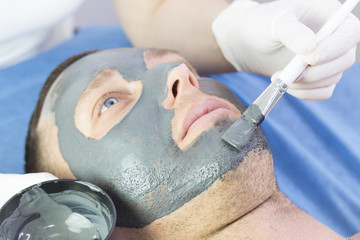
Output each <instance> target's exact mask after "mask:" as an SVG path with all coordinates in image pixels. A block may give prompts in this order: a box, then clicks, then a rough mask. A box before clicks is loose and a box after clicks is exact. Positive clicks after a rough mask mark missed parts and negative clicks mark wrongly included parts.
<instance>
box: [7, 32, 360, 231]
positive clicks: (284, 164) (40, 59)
mask: <svg viewBox="0 0 360 240" xmlns="http://www.w3.org/2000/svg"><path fill="white" fill-rule="evenodd" d="M129 46H131V44H130V43H129V41H128V40H127V38H126V37H125V35H124V33H123V32H122V30H121V28H120V27H119V26H101V27H90V28H84V29H81V30H80V31H79V32H78V33H77V34H76V36H75V37H74V38H73V39H71V40H70V41H68V42H65V43H64V44H61V45H60V46H58V47H56V48H54V49H52V50H50V51H47V52H46V53H43V54H41V55H38V56H37V57H35V58H33V59H30V60H28V61H25V62H23V63H20V64H18V65H15V66H12V67H9V68H6V69H3V70H0V84H1V87H0V103H1V105H0V172H2V173H23V172H24V170H23V166H24V160H23V159H24V146H25V137H26V132H27V126H28V122H29V119H30V116H31V113H32V111H33V109H34V107H35V103H36V100H37V98H38V94H39V92H40V90H41V87H42V85H43V83H44V82H45V80H46V78H47V76H48V75H49V74H50V72H51V71H52V70H53V69H54V68H55V67H56V66H57V65H58V64H59V63H61V62H62V61H63V60H65V59H67V58H68V57H70V56H72V55H74V54H77V53H81V52H83V51H86V50H92V49H107V48H116V47H129ZM211 77H213V78H214V79H217V80H218V81H221V82H223V83H224V84H226V85H227V86H228V87H229V88H231V89H232V90H233V91H234V92H235V94H236V95H237V96H238V97H239V98H240V100H241V101H242V102H244V103H245V104H246V105H249V104H250V103H251V102H252V101H253V100H255V98H256V97H257V96H258V95H259V94H260V93H261V91H263V90H264V89H265V88H266V87H267V85H268V84H269V79H268V78H265V77H260V76H258V75H255V74H250V73H233V74H221V75H213V76H211ZM359 90H360V66H359V65H358V64H355V65H354V66H353V67H352V68H351V69H349V70H347V71H346V72H345V73H344V75H343V79H342V81H341V82H340V84H338V86H337V88H336V90H335V93H334V95H333V97H332V98H331V99H329V100H326V101H321V102H306V101H302V100H298V99H295V98H293V97H291V96H289V95H287V94H286V95H285V96H284V97H283V98H282V99H281V100H280V101H279V103H278V105H277V106H275V108H274V110H273V111H272V112H271V113H270V115H269V116H268V117H267V119H266V120H265V121H264V123H263V125H262V127H263V129H264V132H265V134H266V136H267V138H268V141H269V145H270V148H271V150H272V152H273V156H274V164H275V173H276V176H277V179H278V184H279V187H280V189H281V190H282V191H283V192H284V193H285V194H286V195H287V196H288V197H289V198H290V199H291V200H292V201H293V202H294V203H296V204H297V205H298V206H299V207H300V208H302V209H304V210H305V211H307V212H308V213H309V214H311V215H312V216H313V217H315V218H316V219H318V220H320V221H321V222H323V223H324V224H326V225H327V226H329V227H330V228H332V229H333V230H335V231H336V232H338V233H339V234H341V235H343V236H349V235H351V234H354V233H356V232H360V147H359V145H360V144H359V143H360V128H359V127H358V124H359V123H360V96H359Z"/></svg>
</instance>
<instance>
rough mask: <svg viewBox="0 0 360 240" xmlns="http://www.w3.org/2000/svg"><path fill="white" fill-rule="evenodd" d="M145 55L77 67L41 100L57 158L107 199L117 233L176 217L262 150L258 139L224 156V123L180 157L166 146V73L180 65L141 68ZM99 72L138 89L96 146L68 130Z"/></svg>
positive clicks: (125, 53) (123, 52) (106, 54)
mask: <svg viewBox="0 0 360 240" xmlns="http://www.w3.org/2000/svg"><path fill="white" fill-rule="evenodd" d="M143 51H144V50H143V49H116V50H108V51H102V52H97V53H94V54H91V55H89V56H86V57H84V58H83V59H80V60H78V61H77V62H75V63H74V64H72V65H71V66H70V67H69V68H67V69H66V70H65V71H64V72H63V73H62V74H61V76H59V78H58V79H57V81H56V83H55V86H54V87H53V88H52V90H51V92H50V93H49V97H48V98H49V100H48V99H47V100H46V101H49V102H50V103H49V108H50V109H53V110H54V111H55V116H56V125H57V127H58V139H59V146H60V151H61V154H62V156H63V157H64V159H65V160H66V161H67V163H68V164H69V166H70V169H71V171H72V172H73V173H74V175H75V176H76V177H77V178H78V179H81V180H84V181H88V182H92V183H94V184H96V185H98V186H100V187H101V188H103V189H104V190H105V191H107V192H108V193H109V195H110V196H111V197H112V199H113V200H114V202H115V205H116V207H117V213H118V214H117V215H118V219H117V225H118V226H123V227H142V226H145V225H147V224H149V223H151V222H153V221H154V220H156V219H158V218H161V217H163V216H165V215H167V214H169V213H171V212H173V211H175V210H176V209H178V208H179V207H181V206H182V205H183V204H185V203H186V202H188V201H190V200H191V199H193V198H194V197H196V196H197V195H199V194H200V193H201V192H203V191H204V190H206V189H207V188H208V187H209V186H210V185H211V184H212V183H213V182H214V181H215V180H217V179H219V178H220V176H221V175H222V174H224V173H225V172H227V171H228V170H230V169H232V168H233V167H234V166H237V165H238V164H239V163H240V162H241V161H242V159H243V156H244V155H245V154H246V153H247V152H248V151H249V150H251V149H253V148H255V147H259V146H262V147H263V146H265V145H266V141H265V139H264V137H263V136H262V135H261V134H260V132H258V133H257V134H256V135H255V136H254V140H253V141H250V143H249V144H248V145H247V146H246V147H245V148H244V149H243V151H241V152H236V151H233V150H232V149H229V148H228V147H227V145H226V144H224V143H223V142H222V141H221V134H222V132H223V131H224V130H225V129H227V128H228V127H229V126H230V125H231V123H232V122H229V121H228V119H223V120H221V121H218V122H217V123H216V124H215V126H214V127H213V128H211V129H209V130H208V131H206V132H204V133H202V135H201V136H200V137H199V138H198V140H197V141H196V142H195V143H194V144H193V145H192V146H191V147H190V148H189V149H187V150H186V151H181V150H180V149H179V148H178V147H177V145H176V144H175V142H174V141H173V139H172V128H171V120H172V118H173V116H174V111H173V110H167V109H165V108H163V107H162V105H161V104H162V102H163V101H164V99H165V97H166V96H167V91H168V90H167V89H168V88H167V85H166V82H167V76H168V73H169V72H170V71H171V70H172V69H174V68H175V67H177V66H179V64H181V63H178V62H175V63H163V64H160V65H156V66H154V67H152V68H150V69H146V66H145V63H144V60H143ZM103 69H115V70H116V71H118V72H119V73H120V74H121V76H123V77H124V78H125V79H126V80H127V81H141V82H142V84H143V89H142V94H141V96H140V98H139V100H138V101H137V103H136V104H135V106H134V107H133V108H132V109H131V111H130V112H129V113H128V114H127V115H126V117H125V118H124V119H122V120H121V121H120V122H119V123H118V124H116V125H115V126H114V127H112V128H111V129H110V130H109V131H108V132H107V134H106V135H105V136H104V137H102V138H101V139H99V140H95V139H90V138H86V137H85V136H84V135H83V134H82V133H80V132H79V130H78V129H77V128H76V126H74V111H75V107H76V103H77V101H78V98H79V96H80V95H81V93H82V92H83V91H84V89H85V88H86V87H87V86H88V85H89V84H90V83H91V81H92V80H93V79H94V77H95V76H96V75H97V74H98V73H99V72H100V71H102V70H103ZM206 81H207V82H209V83H210V82H212V81H213V80H206ZM204 84H205V83H204ZM205 85H206V84H205ZM221 88H223V90H219V91H217V92H216V93H215V94H218V95H222V94H225V95H227V96H228V93H229V90H227V89H226V88H224V87H223V86H222V87H220V89H221ZM209 91H210V90H209ZM230 98H232V99H234V98H233V97H230Z"/></svg>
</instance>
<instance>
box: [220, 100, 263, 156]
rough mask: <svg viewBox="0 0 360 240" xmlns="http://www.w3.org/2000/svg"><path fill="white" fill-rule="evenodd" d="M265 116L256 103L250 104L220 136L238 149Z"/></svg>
mask: <svg viewBox="0 0 360 240" xmlns="http://www.w3.org/2000/svg"><path fill="white" fill-rule="evenodd" d="M264 118H265V116H264V115H263V114H262V113H261V110H260V108H259V107H258V106H257V105H256V104H251V105H250V106H249V107H248V108H247V109H246V110H245V112H244V113H243V115H242V116H241V117H240V118H239V119H238V120H237V121H236V122H235V123H234V124H233V125H232V126H231V127H230V128H229V129H228V130H226V132H225V133H224V134H223V136H222V140H223V141H225V142H226V143H227V144H229V145H230V146H232V147H233V148H235V149H236V150H238V151H240V150H241V149H242V148H243V147H244V146H245V145H246V144H247V143H248V142H249V140H250V139H251V137H252V135H253V134H254V131H255V130H256V128H257V127H258V126H259V125H260V124H261V123H262V122H263V121H264Z"/></svg>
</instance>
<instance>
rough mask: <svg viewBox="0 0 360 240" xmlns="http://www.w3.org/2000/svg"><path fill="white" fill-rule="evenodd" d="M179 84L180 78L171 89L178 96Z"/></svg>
mask: <svg viewBox="0 0 360 240" xmlns="http://www.w3.org/2000/svg"><path fill="white" fill-rule="evenodd" d="M178 86H179V80H176V81H175V82H174V84H173V86H172V89H171V90H172V93H173V96H174V97H176V96H177V94H178Z"/></svg>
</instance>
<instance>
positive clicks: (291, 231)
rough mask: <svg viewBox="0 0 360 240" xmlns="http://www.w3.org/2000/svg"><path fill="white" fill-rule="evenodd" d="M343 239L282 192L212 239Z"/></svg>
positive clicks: (278, 192)
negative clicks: (298, 206)
mask: <svg viewBox="0 0 360 240" xmlns="http://www.w3.org/2000/svg"><path fill="white" fill-rule="evenodd" d="M227 239H231V240H237V239H241V240H247V239H249V240H250V239H253V240H275V239H276V240H288V239H292V240H303V239H316V240H341V239H344V238H343V237H341V236H339V235H338V234H336V233H335V232H334V231H332V230H331V229H329V228H328V227H326V226H325V225H323V224H322V223H320V222H319V221H317V220H315V219H314V218H313V217H311V216H310V215H308V214H307V213H305V212H304V211H302V210H300V209H299V208H297V207H296V206H295V205H294V204H293V203H291V201H290V200H289V199H288V198H287V197H286V196H285V195H284V194H283V193H281V192H280V191H277V192H276V193H274V194H273V195H272V196H271V197H270V198H269V199H268V200H267V201H265V202H264V203H263V204H262V205H260V206H259V207H257V208H256V209H254V210H253V211H251V212H249V213H248V214H246V215H245V216H243V217H241V218H239V219H238V220H236V221H235V222H233V223H231V224H229V225H228V226H227V227H225V228H223V229H222V230H221V231H219V232H218V233H217V234H216V235H215V236H213V237H212V238H211V240H227Z"/></svg>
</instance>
